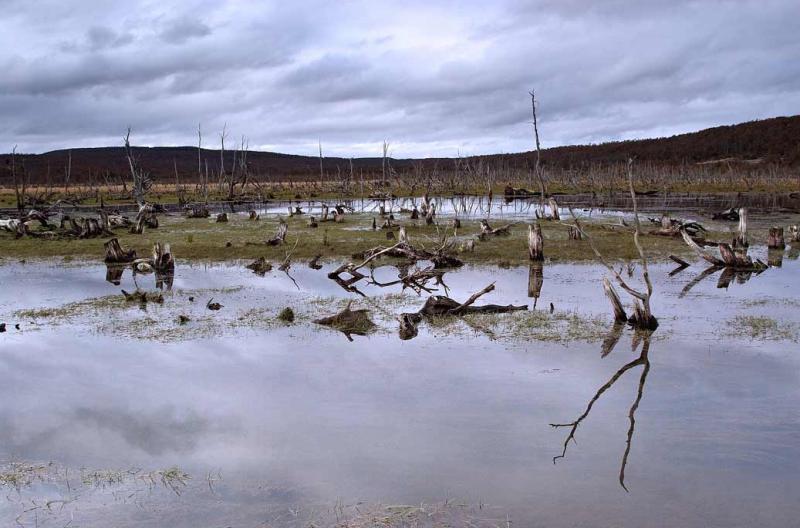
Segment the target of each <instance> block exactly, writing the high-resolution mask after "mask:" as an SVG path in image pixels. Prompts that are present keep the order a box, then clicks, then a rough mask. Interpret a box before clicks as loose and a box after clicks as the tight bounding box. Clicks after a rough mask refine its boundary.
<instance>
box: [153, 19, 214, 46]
mask: <svg viewBox="0 0 800 528" xmlns="http://www.w3.org/2000/svg"><path fill="white" fill-rule="evenodd" d="M210 34H211V28H209V27H208V26H207V25H205V24H204V23H203V22H201V21H200V20H197V19H195V18H189V17H182V18H179V19H177V20H173V21H171V22H170V23H169V24H168V25H167V26H166V27H165V28H164V30H163V31H162V32H161V33H160V34H159V36H160V37H161V40H163V41H164V42H168V43H170V44H183V43H184V42H186V41H188V40H191V39H193V38H201V37H205V36H207V35H210Z"/></svg>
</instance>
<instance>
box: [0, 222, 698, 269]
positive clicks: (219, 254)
mask: <svg viewBox="0 0 800 528" xmlns="http://www.w3.org/2000/svg"><path fill="white" fill-rule="evenodd" d="M406 216H407V215H398V219H397V221H398V223H400V224H402V225H405V226H406V231H407V233H408V236H409V238H410V240H411V243H412V244H414V245H415V246H424V247H427V248H434V247H436V246H438V244H439V241H440V237H441V236H443V235H445V234H446V235H448V236H452V235H453V232H452V229H451V228H450V227H448V226H449V220H448V219H446V218H442V219H440V226H439V227H438V230H437V227H436V226H426V225H425V224H424V222H412V221H410V220H408V219H407V218H405V217H406ZM372 218H373V216H372V215H368V214H353V215H347V216H346V217H345V221H344V222H342V223H335V222H325V223H321V224H320V225H319V227H318V228H316V229H312V228H309V227H308V226H307V221H308V217H307V216H306V215H303V216H299V217H293V218H289V219H288V220H287V221H288V224H289V231H288V235H287V238H286V243H285V244H282V245H279V246H267V245H266V244H264V241H265V240H267V239H269V238H271V237H272V236H273V234H274V233H275V231H276V229H277V225H278V219H277V218H268V219H262V220H260V221H257V222H253V221H250V220H248V219H247V218H246V217H243V216H240V215H231V217H230V221H229V222H227V223H216V222H214V221H213V219H187V218H183V217H180V216H162V217H161V220H160V222H161V226H160V227H159V228H158V229H150V230H146V231H145V233H144V234H142V235H133V234H130V233H128V232H127V231H126V230H123V229H120V230H117V231H115V235H116V236H117V238H119V240H120V243H121V244H122V246H123V247H124V248H126V249H127V248H132V249H135V250H136V252H137V255H139V256H149V255H150V253H151V252H152V247H153V244H154V243H155V242H162V243H169V244H170V246H171V249H172V254H173V256H174V257H175V258H177V259H184V260H206V261H224V260H234V259H255V258H258V257H261V256H263V257H265V258H266V259H267V260H270V261H273V262H276V261H277V262H281V261H283V259H284V258H285V257H286V255H287V252H291V256H292V259H295V260H297V259H299V260H308V259H311V258H313V257H314V256H315V255H318V254H321V255H322V257H323V259H337V260H338V259H349V258H351V257H352V255H354V254H357V253H361V252H363V251H365V250H368V249H371V248H373V247H376V246H379V245H382V246H387V245H391V244H393V243H394V241H393V240H387V238H386V232H385V231H383V230H380V229H378V230H376V231H372V230H371V229H370V225H371V223H372ZM501 223H503V222H501V221H495V224H497V225H500V224H501ZM479 230H480V228H479V224H478V221H476V220H468V221H462V228H461V229H460V230H459V232H458V236H459V240H464V239H467V238H470V237H474V236H476V235H477V233H478V232H479ZM585 230H586V231H587V232H588V233H589V234H590V235H591V236H592V238H593V240H594V243H595V245H596V246H597V247H598V249H599V250H600V251H601V252H602V253H603V255H604V256H605V257H606V258H609V259H612V260H631V259H635V258H638V255H637V253H636V248H635V246H634V244H633V236H632V234H631V232H630V231H629V230H620V229H613V230H612V229H608V228H603V227H602V226H601V225H599V224H597V223H591V222H586V225H585ZM542 231H543V235H544V238H545V245H544V247H545V257H546V259H548V260H551V261H566V262H569V261H590V260H595V256H594V254H593V253H592V251H591V249H590V246H589V243H588V242H587V241H586V240H582V241H571V240H568V236H567V226H566V225H565V224H562V223H558V222H548V221H543V222H542ZM709 238H712V239H713V238H714V234H713V233H712V234H709ZM641 239H642V244H643V246H644V249H645V252H646V253H647V254H648V256H650V257H652V258H654V259H666V258H667V256H668V255H669V254H677V255H684V256H687V255H690V254H691V251H690V250H689V248H688V247H687V246H686V244H685V243H684V242H683V241H682V240H680V239H675V238H665V237H659V236H651V235H643V236H642V237H641ZM106 240H107V238H97V239H88V240H79V239H66V238H65V239H56V240H47V239H40V238H33V237H23V238H20V239H15V238H14V237H13V236H12V235H11V234H10V233H4V232H0V254H2V255H4V256H5V257H7V258H16V259H28V258H53V257H59V258H63V259H64V260H65V262H66V261H70V260H73V259H78V258H82V259H88V260H95V261H102V258H103V255H104V250H103V243H104V242H105V241H106ZM460 258H461V259H462V260H464V261H465V262H467V263H491V264H500V263H502V264H503V265H512V264H517V265H518V264H522V263H526V262H527V261H528V257H527V226H526V225H525V224H524V223H518V224H515V225H514V226H513V227H512V228H511V235H510V236H507V237H493V238H491V239H490V240H487V241H484V242H481V241H478V242H477V243H476V244H475V250H474V251H472V252H462V253H460Z"/></svg>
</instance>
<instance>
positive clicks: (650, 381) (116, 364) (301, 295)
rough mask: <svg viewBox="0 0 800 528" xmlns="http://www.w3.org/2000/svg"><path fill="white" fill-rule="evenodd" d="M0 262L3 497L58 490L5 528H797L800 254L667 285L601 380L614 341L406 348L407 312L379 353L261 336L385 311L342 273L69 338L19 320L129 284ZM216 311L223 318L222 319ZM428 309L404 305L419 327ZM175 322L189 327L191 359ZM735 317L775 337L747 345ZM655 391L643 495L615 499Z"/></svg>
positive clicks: (638, 470)
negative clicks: (451, 510) (390, 526)
mask: <svg viewBox="0 0 800 528" xmlns="http://www.w3.org/2000/svg"><path fill="white" fill-rule="evenodd" d="M759 251H762V252H764V253H765V251H763V248H757V249H756V250H755V253H758V252H759ZM792 256H794V259H793V258H792ZM763 260H766V258H764V259H763ZM0 262H2V264H0V284H2V288H1V289H0V291H1V292H2V293H0V322H6V323H7V331H6V332H5V333H2V334H0V379H1V380H2V383H0V461H2V462H3V471H7V472H10V468H14V467H16V468H17V470H19V468H20V467H27V468H31V467H34V466H35V467H36V468H38V469H29V471H30V472H32V473H31V475H33V477H32V478H29V479H27V480H26V479H22V482H21V484H20V483H19V482H15V481H11V482H9V480H8V478H6V481H5V482H3V480H2V478H0V483H2V488H3V490H2V491H3V494H2V495H3V497H2V499H0V524H2V525H3V526H12V525H14V524H15V522H16V523H19V524H22V525H23V526H37V525H38V526H65V525H67V524H70V525H72V526H90V527H94V526H97V527H100V526H154V527H155V526H178V527H180V526H186V527H189V526H192V527H194V526H236V527H239V526H242V527H245V526H246V527H256V526H280V525H291V526H295V525H297V526H301V525H303V526H308V524H309V522H310V521H309V519H311V518H312V517H313V518H315V519H319V518H323V517H324V518H325V519H328V521H330V524H335V522H336V521H337V518H336V517H335V516H334V514H337V515H338V513H339V512H340V511H341V509H342V506H343V505H344V506H347V507H352V506H353V505H358V504H364V505H367V504H380V505H398V504H411V505H419V504H421V503H425V504H433V503H441V502H442V501H450V502H453V503H458V504H463V505H468V506H469V507H470V508H472V509H473V510H474V511H475V512H477V513H476V514H475V516H476V517H475V518H480V519H481V520H482V521H486V522H488V523H489V524H487V525H499V526H507V524H506V523H507V522H511V523H512V524H511V525H512V526H543V527H544V526H553V527H562V526H570V527H572V526H652V527H662V526H663V527H667V526H670V527H673V526H687V527H694V526H698V527H699V526H720V527H723V526H724V527H739V526H741V527H745V526H776V527H777V526H795V525H797V522H798V521H797V519H798V518H800V412H799V411H798V408H800V353H798V350H799V349H800V347H798V344H797V338H798V329H800V300H798V298H797V295H796V291H797V290H796V285H797V283H798V279H800V265H799V264H798V260H796V255H792V253H791V251H789V250H787V252H786V258H785V259H784V261H783V263H782V267H781V268H770V269H768V270H766V271H765V272H763V273H762V274H760V275H759V276H755V277H751V278H750V280H748V281H745V280H744V279H745V278H744V277H739V278H734V280H732V281H730V283H729V284H728V285H727V287H722V288H720V287H718V286H725V281H722V283H721V284H720V281H719V279H720V274H719V272H717V273H716V274H714V275H711V276H710V277H707V278H705V279H704V280H701V281H699V282H695V283H694V284H693V281H692V279H694V278H696V277H698V276H699V275H700V273H701V272H702V270H703V266H702V265H700V264H695V265H693V266H692V267H690V268H689V269H687V270H685V271H683V272H681V273H679V274H675V275H672V276H671V275H670V274H669V272H670V271H671V269H672V267H671V266H668V265H656V266H653V267H652V269H651V274H652V276H653V278H654V281H655V287H656V294H655V296H654V298H653V311H654V313H655V314H656V315H657V316H658V317H659V319H660V322H661V326H660V328H659V329H658V330H657V331H656V332H655V334H654V335H653V336H652V338H651V339H650V340H649V341H648V342H642V341H641V340H639V339H637V338H636V337H635V336H634V335H633V334H632V333H631V331H630V330H628V329H625V330H624V331H623V332H622V336H621V338H620V340H619V342H618V343H617V345H616V346H615V347H614V349H613V350H612V351H611V352H610V353H608V354H607V355H605V356H603V355H602V354H601V348H602V343H601V341H602V339H583V340H579V341H571V340H567V339H559V338H558V336H554V338H553V339H547V340H538V341H528V340H524V341H520V340H518V339H505V338H499V337H498V336H497V335H494V334H493V333H492V332H491V329H488V330H486V329H483V330H482V329H472V330H469V331H468V332H467V333H466V334H465V333H464V332H460V333H454V334H452V335H451V334H447V333H437V332H433V331H429V330H428V329H426V327H425V326H424V325H423V326H422V327H421V332H420V334H419V336H418V337H417V338H415V339H412V340H409V341H401V340H400V339H398V337H397V321H395V320H394V319H393V317H394V315H396V313H399V312H400V311H402V310H401V309H400V308H398V307H396V306H394V305H391V304H389V303H382V302H381V301H376V302H375V303H374V304H373V305H368V306H372V309H373V312H374V315H375V317H376V321H377V322H378V323H379V327H380V330H379V331H378V332H376V333H375V334H372V335H370V336H366V337H361V336H353V338H354V341H352V342H350V341H348V340H347V339H346V338H345V337H344V336H343V335H342V334H340V333H337V332H334V331H331V330H328V329H325V328H320V327H317V326H315V325H313V324H311V323H309V322H307V321H306V322H304V321H299V322H297V323H296V324H293V325H271V326H269V327H268V328H267V327H262V326H259V325H258V324H241V321H242V320H243V318H244V317H245V314H247V313H250V314H252V312H251V311H250V310H252V309H254V308H268V309H274V310H275V311H277V309H279V308H280V307H282V306H296V307H297V306H303V305H307V304H315V305H317V306H318V310H321V311H322V312H326V311H327V312H330V313H332V312H335V311H336V310H337V309H338V308H334V307H333V305H334V304H336V303H337V302H339V301H340V300H341V299H342V298H353V299H356V300H358V302H362V303H363V302H365V301H363V300H361V299H360V298H359V296H357V295H355V294H353V293H350V292H346V291H344V290H342V289H341V288H339V287H338V286H337V285H336V284H335V283H333V282H332V281H330V280H329V279H327V277H326V273H327V271H329V269H330V268H332V267H335V264H334V263H329V264H327V265H326V267H325V268H324V269H322V270H312V269H309V268H306V267H304V266H301V265H299V264H298V265H297V266H296V267H295V268H293V269H292V278H293V279H294V280H290V278H289V277H287V276H286V275H285V274H283V273H281V272H273V273H269V274H267V275H266V276H265V277H258V276H255V275H253V274H252V273H250V272H249V271H248V270H246V269H244V267H243V266H241V265H240V264H238V263H235V264H224V265H196V264H195V265H192V264H190V263H185V262H178V268H177V271H176V277H175V280H174V284H173V287H172V291H171V292H168V293H167V294H166V295H165V302H164V304H163V305H148V306H147V308H146V309H145V310H140V309H139V308H138V307H135V306H134V307H129V308H122V309H119V308H117V309H114V310H110V309H106V308H104V307H102V306H98V307H96V308H93V309H88V310H87V309H82V310H79V311H78V312H79V313H76V314H75V315H74V316H73V317H67V318H61V319H58V318H46V317H38V318H37V317H30V314H28V315H27V316H26V315H22V314H20V313H19V310H23V309H33V308H36V309H41V308H44V307H60V306H64V305H65V304H68V303H74V302H80V301H82V300H85V299H89V298H95V297H102V296H106V295H114V294H118V293H119V290H120V288H125V289H127V290H131V289H133V288H134V284H133V282H132V278H131V277H130V275H127V274H126V275H124V276H123V277H122V279H121V284H120V285H119V286H117V285H114V284H112V283H109V282H107V281H106V280H105V278H106V269H105V267H104V266H98V265H96V264H94V263H72V262H70V263H64V262H60V261H34V262H28V263H24V264H23V263H19V262H15V261H8V260H5V261H0ZM126 273H127V272H126ZM528 273H529V270H528V268H511V269H499V268H489V267H465V268H463V269H460V270H456V271H453V272H448V273H447V274H446V275H445V281H446V283H447V285H448V287H449V292H450V296H451V297H453V298H455V299H463V298H466V296H468V295H469V294H470V293H472V292H474V291H477V290H478V289H480V288H481V287H483V286H485V285H486V284H488V283H489V282H491V281H495V282H496V286H497V288H496V290H495V291H494V292H492V293H491V294H490V295H487V296H486V297H485V298H484V299H482V300H481V301H485V302H493V303H498V304H529V305H531V304H532V299H530V298H528V295H527V285H528ZM396 274H397V270H396V269H395V268H393V267H391V266H384V267H381V268H379V269H378V270H377V271H376V277H380V278H382V279H381V280H390V279H391V278H392V277H393V276H394V277H396ZM543 275H544V283H543V287H542V290H541V296H540V298H539V299H538V301H537V308H538V309H539V310H544V311H545V312H547V311H549V306H550V303H553V305H554V309H555V310H556V311H557V312H567V313H571V314H575V315H580V316H581V317H587V318H594V319H595V320H596V319H600V320H604V319H607V320H608V327H609V329H611V328H612V325H611V317H610V314H609V312H610V310H609V308H608V307H607V304H606V301H605V299H604V297H603V292H602V286H601V280H602V277H603V275H604V270H603V269H602V268H600V267H598V266H595V265H591V264H584V265H577V264H553V265H547V264H546V265H545V267H544V269H543ZM737 279H738V280H737ZM150 282H152V276H151V277H150V278H147V277H144V278H142V277H139V278H138V279H137V283H138V285H139V286H141V287H143V288H151V289H152V287H153V285H152V284H150ZM394 288H395V289H394V290H392V291H393V292H395V293H397V292H399V291H400V290H399V286H395V287H394ZM363 293H365V294H366V295H367V296H376V295H379V294H385V293H386V292H385V291H381V289H380V288H378V287H377V286H371V287H366V288H364V290H363ZM190 296H191V297H197V298H196V300H195V302H191V301H189V300H188V298H189V297H190ZM210 297H214V299H215V300H216V301H219V302H221V303H222V304H223V305H224V307H223V309H222V310H220V311H219V312H214V313H211V312H209V311H208V310H206V309H205V307H204V305H205V302H206V300H208V298H210ZM376 299H377V297H376ZM424 299H425V295H423V296H421V297H417V296H416V295H415V294H413V292H406V295H405V297H404V298H403V300H402V303H404V306H408V307H409V308H411V309H413V308H415V307H419V306H421V305H422V303H423V302H424ZM329 305H330V306H331V308H330V309H328V308H327V306H329ZM336 306H339V305H336ZM403 310H405V308H403ZM395 312H396V313H395ZM178 313H182V314H183V313H185V314H187V315H188V316H189V317H191V319H192V321H191V322H190V323H189V324H188V326H186V327H184V328H182V329H180V334H178V335H179V338H178V339H170V338H169V336H170V333H171V332H178V331H179V329H178V325H177V323H175V321H174V319H175V317H176V315H177V314H178ZM740 316H768V317H769V318H770V320H772V321H773V322H774V323H775V327H770V328H771V330H770V329H768V330H767V331H766V332H765V333H763V334H758V335H755V336H752V335H750V334H747V332H745V333H744V334H745V335H743V334H742V331H741V328H739V325H738V324H737V317H740ZM142 321H144V322H145V323H144V324H142ZM34 322H35V323H36V324H32V323H34ZM16 323H20V325H21V326H20V329H19V330H17V329H16V328H15V327H14V324H16ZM148 325H151V326H152V328H149V329H148V328H147V326H148ZM126 328H127V330H126ZM153 328H155V329H156V331H155V332H153V331H152V330H153ZM143 336H144V337H145V338H142V337H143ZM562 337H563V336H562ZM643 347H645V348H647V350H646V354H645V355H642V348H643ZM634 348H635V350H634ZM637 359H638V360H639V361H638V362H637V361H636V360H637ZM631 362H634V364H633V365H630V364H631ZM626 365H630V366H629V368H628V369H627V370H624V371H623V372H622V374H621V375H620V376H619V377H618V378H616V381H615V382H614V383H613V384H612V385H611V386H610V387H609V388H608V389H607V390H605V391H602V393H601V394H600V395H599V397H597V400H596V401H595V402H594V404H593V405H592V408H591V410H590V412H589V413H588V414H587V416H586V417H585V418H584V419H583V420H582V421H581V423H580V425H579V426H578V427H577V429H576V432H575V442H574V443H573V442H570V443H569V445H568V449H567V451H566V456H565V457H564V458H562V459H558V460H556V461H555V462H554V457H556V456H558V455H560V454H561V453H562V450H563V446H564V441H565V440H566V439H567V437H568V435H569V432H570V429H569V427H567V428H553V427H551V426H550V424H551V423H570V422H573V421H574V420H576V419H578V418H579V417H580V416H581V415H582V414H583V413H584V411H585V410H586V408H587V405H588V404H589V403H590V402H591V401H592V399H593V397H595V395H596V393H597V392H598V390H600V389H601V388H602V387H603V386H604V385H605V384H606V383H607V382H609V380H610V379H612V377H614V376H615V373H617V372H618V371H619V370H620V369H621V368H623V367H624V366H626ZM645 369H646V370H647V372H646V377H644V381H642V380H643V373H644V371H645ZM640 390H641V398H640V401H639V402H638V407H637V408H635V410H634V411H635V412H634V418H635V421H634V425H635V429H634V430H633V431H631V440H630V453H629V455H628V458H627V462H626V467H625V480H624V484H625V486H626V487H627V489H628V491H627V492H626V490H625V489H624V488H623V487H622V486H621V485H620V475H619V474H620V468H621V465H622V460H623V455H624V453H625V451H626V447H627V445H628V444H627V440H628V434H629V431H630V429H631V418H630V414H631V408H632V406H633V405H634V403H635V402H636V400H637V396H638V394H639V391H640ZM15 464H16V466H15ZM173 467H176V468H179V469H180V471H181V472H184V473H185V474H186V475H187V476H188V477H190V478H187V479H182V480H180V479H179V480H180V481H179V482H177V483H176V482H174V481H171V480H169V479H167V480H168V482H167V484H171V485H167V484H165V482H164V480H162V479H161V476H163V473H157V472H158V471H162V472H163V471H165V470H166V469H168V468H173ZM98 472H99V473H98ZM154 472H155V473H154ZM98 474H99V475H102V476H103V477H102V478H98V477H97V475H98ZM93 475H94V476H93ZM111 475H115V476H114V477H111ZM145 475H151V476H150V477H145ZM152 475H155V476H152ZM48 505H49V506H48ZM337 508H338V509H337ZM364 508H366V506H364ZM312 510H313V514H312V513H310V512H312ZM287 512H289V513H287ZM320 512H323V513H320ZM331 512H333V513H331ZM326 515H327V516H326ZM323 524H324V523H323ZM476 524H479V523H477V522H476Z"/></svg>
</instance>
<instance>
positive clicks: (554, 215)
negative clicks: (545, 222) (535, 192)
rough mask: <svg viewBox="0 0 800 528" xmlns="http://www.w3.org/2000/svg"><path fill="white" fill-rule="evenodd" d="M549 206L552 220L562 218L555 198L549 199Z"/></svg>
mask: <svg viewBox="0 0 800 528" xmlns="http://www.w3.org/2000/svg"><path fill="white" fill-rule="evenodd" d="M547 204H548V206H549V207H550V218H551V219H552V220H556V221H558V220H561V215H560V214H559V213H558V204H557V203H556V200H555V198H550V199H549V200H548V201H547Z"/></svg>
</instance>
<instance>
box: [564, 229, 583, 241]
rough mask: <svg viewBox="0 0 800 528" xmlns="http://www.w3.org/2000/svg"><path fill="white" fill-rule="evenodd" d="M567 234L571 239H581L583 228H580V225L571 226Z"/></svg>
mask: <svg viewBox="0 0 800 528" xmlns="http://www.w3.org/2000/svg"><path fill="white" fill-rule="evenodd" d="M567 235H568V237H569V240H581V239H582V238H583V236H582V235H581V230H580V229H578V226H569V228H568V231H567Z"/></svg>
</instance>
